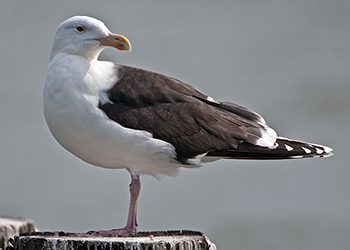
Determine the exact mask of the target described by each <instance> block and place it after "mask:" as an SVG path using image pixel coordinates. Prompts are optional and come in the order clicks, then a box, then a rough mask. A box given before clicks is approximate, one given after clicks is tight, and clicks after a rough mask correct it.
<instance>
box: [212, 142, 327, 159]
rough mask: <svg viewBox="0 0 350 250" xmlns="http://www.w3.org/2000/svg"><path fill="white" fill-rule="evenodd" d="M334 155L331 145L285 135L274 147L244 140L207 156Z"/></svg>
mask: <svg viewBox="0 0 350 250" xmlns="http://www.w3.org/2000/svg"><path fill="white" fill-rule="evenodd" d="M332 155H334V153H333V149H332V148H330V147H327V146H323V145H318V144H313V143H308V142H302V141H297V140H291V139H288V138H283V137H279V138H277V140H276V143H275V146H274V147H261V146H257V145H253V144H250V143H247V142H244V143H241V144H239V145H238V147H237V148H235V149H229V150H221V151H215V152H209V153H208V154H207V156H213V157H222V158H231V159H247V160H282V159H302V158H326V157H330V156H332Z"/></svg>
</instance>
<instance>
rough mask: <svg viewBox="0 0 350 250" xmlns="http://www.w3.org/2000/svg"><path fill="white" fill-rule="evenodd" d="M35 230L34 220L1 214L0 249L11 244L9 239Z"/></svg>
mask: <svg viewBox="0 0 350 250" xmlns="http://www.w3.org/2000/svg"><path fill="white" fill-rule="evenodd" d="M34 231H35V225H34V222H33V221H32V220H28V219H23V218H11V217H1V216H0V249H5V248H6V247H7V246H8V245H9V242H8V240H9V239H11V238H14V237H15V236H17V235H19V234H22V233H31V232H34Z"/></svg>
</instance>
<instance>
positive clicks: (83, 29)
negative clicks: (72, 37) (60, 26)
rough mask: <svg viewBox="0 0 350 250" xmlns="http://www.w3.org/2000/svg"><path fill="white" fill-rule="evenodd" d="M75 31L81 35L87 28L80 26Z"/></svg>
mask: <svg viewBox="0 0 350 250" xmlns="http://www.w3.org/2000/svg"><path fill="white" fill-rule="evenodd" d="M75 31H76V32H79V33H82V32H84V31H85V28H84V27H83V26H80V25H78V26H77V27H75Z"/></svg>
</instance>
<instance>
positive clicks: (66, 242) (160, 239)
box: [11, 231, 216, 250]
mask: <svg viewBox="0 0 350 250" xmlns="http://www.w3.org/2000/svg"><path fill="white" fill-rule="evenodd" d="M11 249H15V250H37V249H50V250H61V249H62V250H63V249H64V250H73V249H74V250H76V249H79V250H85V249H86V250H90V249H91V250H92V249H93V250H95V249H99V250H104V249H106V250H107V249H108V250H216V247H215V245H214V244H213V243H211V242H210V241H209V239H208V238H207V237H206V236H204V235H203V234H202V233H200V232H193V231H167V232H140V233H138V234H137V235H135V236H133V237H92V236H89V235H86V234H74V233H63V232H53V233H50V232H46V233H34V234H32V235H21V236H19V237H16V238H15V243H14V246H13V248H11Z"/></svg>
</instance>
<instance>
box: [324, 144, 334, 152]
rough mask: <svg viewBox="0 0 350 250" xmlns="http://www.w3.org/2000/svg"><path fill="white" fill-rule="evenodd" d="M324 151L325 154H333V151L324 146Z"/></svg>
mask: <svg viewBox="0 0 350 250" xmlns="http://www.w3.org/2000/svg"><path fill="white" fill-rule="evenodd" d="M323 149H324V152H326V154H329V153H331V152H333V149H332V148H330V147H327V146H323Z"/></svg>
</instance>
